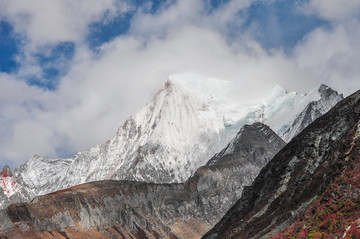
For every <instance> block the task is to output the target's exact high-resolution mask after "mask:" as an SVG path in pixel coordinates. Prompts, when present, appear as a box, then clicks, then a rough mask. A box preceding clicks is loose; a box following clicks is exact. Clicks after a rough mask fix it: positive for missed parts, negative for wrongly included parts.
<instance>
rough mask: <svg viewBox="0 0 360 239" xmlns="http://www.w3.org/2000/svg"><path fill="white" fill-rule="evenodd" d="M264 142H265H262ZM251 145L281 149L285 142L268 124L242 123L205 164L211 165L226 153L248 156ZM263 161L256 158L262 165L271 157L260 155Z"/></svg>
mask: <svg viewBox="0 0 360 239" xmlns="http://www.w3.org/2000/svg"><path fill="white" fill-rule="evenodd" d="M264 142H265V143H264ZM253 145H263V147H264V148H267V151H269V152H275V151H276V150H275V149H281V148H282V147H283V146H284V145H285V142H284V141H283V140H282V139H281V138H280V137H279V136H278V135H277V134H276V133H275V132H274V131H273V130H272V129H270V127H269V126H267V125H265V124H263V123H260V122H256V123H253V124H252V125H244V126H243V127H242V128H241V129H240V131H239V132H238V134H237V135H236V136H235V138H234V139H232V140H231V141H230V143H229V144H228V145H227V146H226V147H225V148H224V149H223V150H222V151H221V152H220V153H217V154H215V155H214V157H212V158H211V159H210V160H209V161H208V163H207V164H206V165H213V164H215V163H216V162H218V161H219V160H220V159H222V158H225V156H227V155H231V154H238V155H240V156H241V157H243V158H247V157H248V153H249V150H250V149H251V148H252V147H253ZM262 159H263V161H261V160H258V161H259V162H252V161H251V160H249V161H250V162H252V163H258V164H259V165H261V166H264V165H265V164H266V163H267V162H268V161H269V160H270V159H271V158H266V157H262Z"/></svg>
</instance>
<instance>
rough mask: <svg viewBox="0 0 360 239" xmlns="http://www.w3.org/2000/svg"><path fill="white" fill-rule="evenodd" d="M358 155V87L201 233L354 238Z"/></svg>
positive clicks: (358, 210)
mask: <svg viewBox="0 0 360 239" xmlns="http://www.w3.org/2000/svg"><path fill="white" fill-rule="evenodd" d="M359 156H360V91H358V92H356V93H354V94H353V95H351V96H349V97H348V98H346V99H345V100H343V101H341V102H340V103H338V104H337V105H336V106H335V107H334V108H333V109H331V110H330V111H329V112H328V113H327V114H325V115H323V116H322V117H320V118H318V119H317V120H315V121H314V122H313V123H312V124H311V125H309V126H308V127H307V128H305V129H304V130H303V131H302V133H300V134H299V135H298V136H297V137H295V138H294V139H293V140H292V141H291V142H290V143H289V144H287V145H286V146H285V147H284V148H283V149H282V150H281V151H280V152H279V153H278V154H277V155H276V156H275V157H274V158H273V159H272V160H271V161H270V162H269V163H268V164H267V165H266V166H265V167H264V168H263V169H262V170H261V172H260V174H259V176H258V177H257V178H256V179H255V181H254V182H253V184H252V185H251V186H250V187H246V188H245V189H244V191H243V195H242V197H241V199H240V200H239V201H238V202H237V203H236V204H235V205H234V206H233V207H232V208H231V209H230V210H229V211H228V212H227V214H226V215H225V216H224V217H223V219H222V220H221V221H220V222H219V223H218V224H217V225H216V226H215V227H214V228H213V229H212V230H211V231H210V232H208V233H207V235H206V236H204V238H261V237H263V238H268V237H271V236H273V237H274V238H292V237H294V236H295V237H301V238H306V237H310V238H315V237H316V236H320V237H321V236H324V238H340V237H343V236H344V235H345V237H346V234H345V233H347V235H348V236H349V233H350V234H351V233H355V234H352V235H353V236H355V238H357V237H356V236H357V235H358V234H356V233H357V232H356V230H355V228H358V227H359V226H360V223H359V220H358V219H359V218H360V208H359V207H358V205H359V195H360V194H359V193H360V185H359V172H360V171H359V167H360V166H359V165H360V161H359V160H360V157H359ZM286 228H287V229H286ZM283 230H285V232H283V233H282V231H283ZM320 237H319V238H320Z"/></svg>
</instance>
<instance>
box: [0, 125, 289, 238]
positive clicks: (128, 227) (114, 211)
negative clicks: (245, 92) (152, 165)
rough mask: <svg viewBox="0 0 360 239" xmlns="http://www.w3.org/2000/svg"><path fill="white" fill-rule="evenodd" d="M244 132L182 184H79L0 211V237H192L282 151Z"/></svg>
mask: <svg viewBox="0 0 360 239" xmlns="http://www.w3.org/2000/svg"><path fill="white" fill-rule="evenodd" d="M284 144H285V143H284V141H283V140H282V139H281V138H280V137H279V136H277V135H276V134H275V133H274V132H273V131H272V130H271V129H270V128H269V127H268V126H266V125H263V124H261V123H256V124H254V125H246V126H244V127H243V128H242V130H241V131H240V132H239V133H238V135H237V136H236V137H235V139H234V140H233V141H232V142H231V143H230V144H229V145H228V146H227V152H226V153H223V154H222V155H221V156H220V154H218V155H217V160H216V162H214V160H213V161H212V162H211V163H210V162H209V163H208V165H207V166H203V167H201V168H199V169H198V170H197V171H196V173H195V174H194V175H193V176H192V177H191V178H190V179H189V180H188V181H187V182H185V183H181V184H179V183H175V184H154V183H142V182H134V181H99V182H92V183H87V184H83V185H79V186H75V187H71V188H69V189H65V190H61V191H58V192H54V193H50V194H47V195H44V196H38V197H35V198H34V199H33V200H32V201H31V203H21V204H13V205H10V206H9V207H8V208H7V209H6V210H3V211H0V238H16V237H20V238H64V237H65V238H85V237H86V238H200V237H201V236H202V235H203V234H204V233H205V232H206V231H207V230H209V228H211V226H213V225H214V224H215V223H216V222H217V221H218V220H219V219H220V218H221V217H222V216H223V215H224V213H225V212H226V211H227V210H228V209H229V208H230V206H231V205H232V204H233V203H234V202H235V201H236V200H237V199H238V198H239V197H240V195H241V192H242V189H243V187H244V186H246V185H249V184H250V183H251V182H252V180H253V179H254V178H255V177H256V175H257V174H258V172H259V171H260V169H261V168H262V167H263V166H264V165H265V164H266V163H267V162H268V161H269V160H270V159H271V158H272V157H273V156H274V155H275V154H276V153H277V152H278V151H279V150H280V148H281V147H282V146H284Z"/></svg>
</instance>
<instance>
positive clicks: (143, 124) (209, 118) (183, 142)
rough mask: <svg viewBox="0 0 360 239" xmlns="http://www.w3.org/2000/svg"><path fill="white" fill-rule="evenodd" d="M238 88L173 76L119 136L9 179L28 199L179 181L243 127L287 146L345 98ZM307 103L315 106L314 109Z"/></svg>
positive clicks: (29, 165) (33, 163)
mask: <svg viewBox="0 0 360 239" xmlns="http://www.w3.org/2000/svg"><path fill="white" fill-rule="evenodd" d="M233 87H234V85H233V84H232V83H231V82H229V81H222V80H218V79H213V78H209V77H204V76H198V75H194V74H178V75H171V76H169V78H168V80H167V81H166V83H165V84H164V85H163V86H162V88H161V89H160V90H159V91H158V92H157V94H156V95H155V96H154V97H153V99H152V100H151V101H149V102H148V103H147V104H146V105H145V106H144V107H143V108H142V109H141V110H140V111H138V113H136V114H135V115H133V116H131V117H130V118H129V119H128V120H126V121H125V123H124V124H123V126H121V127H120V128H119V129H118V131H117V133H116V135H115V137H114V138H112V139H110V140H108V141H107V142H105V143H104V144H99V145H96V146H94V147H92V148H90V149H89V150H85V151H82V152H79V153H77V154H75V155H74V156H73V157H72V158H69V159H51V158H49V157H43V156H37V155H36V156H34V157H33V158H31V159H30V160H29V161H27V162H26V163H25V164H23V165H22V166H21V167H20V168H19V169H15V170H14V172H13V175H12V177H13V178H14V180H15V181H16V182H17V183H18V184H20V185H21V187H19V188H22V190H24V189H25V191H26V192H27V195H28V196H27V197H24V198H26V199H27V200H28V198H31V197H34V196H36V195H42V194H46V193H49V192H53V191H56V190H60V189H64V188H67V187H70V186H74V185H78V184H82V183H85V182H91V181H98V180H106V179H116V180H123V179H126V180H133V181H146V182H154V183H180V182H184V181H186V180H187V179H188V178H189V177H190V176H191V175H192V174H193V173H194V172H195V170H196V169H197V168H199V167H201V166H203V165H205V164H206V162H207V161H208V160H209V159H210V158H212V157H213V156H214V155H215V154H216V153H218V152H220V151H221V150H222V149H223V148H224V147H225V146H226V145H227V144H228V143H229V141H230V140H231V139H232V138H234V137H235V136H236V134H237V133H238V131H239V129H240V128H241V127H242V126H244V125H245V124H252V123H254V122H261V123H264V124H267V125H269V126H270V128H271V129H273V130H274V131H275V132H276V133H277V134H278V135H279V136H281V137H282V138H283V139H284V140H285V141H287V142H288V141H290V140H291V138H292V137H293V136H295V135H296V134H298V133H299V132H300V130H302V127H303V126H305V125H306V124H307V123H309V122H310V121H312V120H314V118H316V117H315V116H319V114H320V115H321V114H323V113H325V112H326V111H327V110H328V109H330V108H331V107H332V106H334V105H335V104H336V103H337V102H338V101H340V100H341V99H342V98H343V97H342V95H339V94H338V93H337V92H336V91H333V90H332V89H331V88H329V87H327V86H324V85H320V86H318V87H316V88H314V89H313V90H311V91H310V92H309V93H308V94H298V93H296V92H287V91H286V90H284V89H283V88H281V87H280V86H275V87H274V89H273V90H272V92H271V94H270V95H268V96H265V97H263V98H261V99H258V100H256V101H255V102H253V103H252V104H249V103H248V102H247V103H246V104H245V103H244V102H241V101H239V100H236V99H234V98H231V97H230V95H231V94H230V92H231V90H233ZM324 92H326V94H325V93H324ZM329 94H330V96H329ZM316 102H318V103H316ZM310 104H312V105H315V107H311V109H310V110H309V109H308V108H309V105H310ZM314 112H316V114H315V113H314ZM308 114H312V116H311V117H309V116H308ZM313 116H314V117H313ZM299 117H301V119H300V118H299ZM304 119H306V120H304ZM298 122H302V123H300V125H301V126H299V123H298ZM310 123H311V122H310ZM3 179H4V178H2V177H1V175H0V181H1V180H3ZM6 180H9V179H6ZM1 185H2V184H0V187H1ZM2 191H5V190H2ZM0 194H1V192H0ZM0 196H1V195H0ZM0 199H1V198H0ZM3 201H4V202H5V201H6V200H5V199H3ZM5 204H6V203H3V205H5ZM0 208H1V201H0Z"/></svg>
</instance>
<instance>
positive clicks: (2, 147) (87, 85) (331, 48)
mask: <svg viewBox="0 0 360 239" xmlns="http://www.w3.org/2000/svg"><path fill="white" fill-rule="evenodd" d="M31 2H32V3H31V4H30V3H29V2H28V1H21V0H0V4H1V5H2V6H4V7H3V8H2V9H1V10H0V14H1V18H2V19H5V20H6V21H8V22H10V23H11V24H12V25H13V26H14V34H16V35H17V36H19V37H21V38H22V45H21V52H19V53H18V54H17V56H16V57H17V60H18V62H19V65H20V66H19V69H18V70H17V71H16V72H12V73H0V125H1V127H0V166H1V165H4V164H10V165H11V166H19V165H20V164H21V163H23V162H25V161H26V160H28V159H29V158H30V157H31V156H32V155H33V154H40V155H48V156H51V157H64V156H71V155H72V154H73V153H75V152H77V151H80V150H84V149H87V148H89V147H91V146H92V145H95V144H99V143H103V142H104V141H105V140H107V139H109V138H110V137H112V136H113V135H114V134H115V132H116V129H117V128H118V127H119V126H120V125H122V123H123V122H124V120H126V119H127V118H128V117H129V116H130V115H131V114H134V113H135V112H137V111H138V110H139V109H140V108H141V107H142V106H143V105H144V104H145V103H146V102H147V101H148V100H150V99H151V97H152V96H153V94H154V93H155V92H156V91H157V89H159V88H160V87H161V85H162V84H163V83H164V82H165V81H166V79H167V77H168V75H170V74H176V73H183V72H190V73H195V74H200V75H206V76H210V77H214V78H219V79H224V80H231V81H233V82H236V84H237V85H238V86H239V87H238V89H236V91H234V95H235V96H236V97H238V98H239V100H243V101H249V100H252V99H255V98H257V97H261V96H262V95H264V94H265V92H267V91H268V90H270V89H271V88H272V87H273V86H274V85H275V84H278V85H281V86H282V87H284V88H286V89H288V90H296V91H299V92H306V91H307V90H309V89H311V88H312V87H314V86H315V85H317V84H319V83H325V84H328V85H330V86H331V87H333V88H335V89H337V90H339V91H340V92H342V93H345V94H346V95H347V94H350V93H352V92H353V91H354V90H356V89H359V88H360V83H359V82H360V81H359V80H358V76H359V74H360V69H359V65H360V64H359V63H360V56H359V54H356V53H357V52H359V50H360V41H359V40H358V39H360V37H359V35H360V27H359V24H360V23H359V18H358V13H359V10H356V9H357V8H358V7H359V4H357V1H350V0H347V1H346V4H342V5H341V6H340V5H339V3H338V1H331V4H326V2H327V1H325V0H324V1H320V0H313V1H309V3H308V4H307V5H299V6H298V8H299V10H301V11H303V12H304V14H308V15H314V14H315V15H316V16H318V17H319V18H321V19H324V20H326V21H328V22H329V27H317V28H316V29H314V30H312V31H311V32H308V33H307V34H306V35H304V36H303V38H302V39H300V40H299V41H298V43H297V44H296V45H295V47H294V48H293V49H292V51H291V53H285V52H284V50H283V48H282V47H279V48H272V49H265V48H264V47H263V45H262V44H261V42H257V41H256V40H254V37H253V35H252V32H251V30H246V29H245V30H244V29H243V28H242V26H243V23H244V22H245V20H246V17H248V16H247V14H246V12H247V11H248V9H249V8H250V7H254V6H256V4H259V1H250V0H233V1H228V2H225V3H222V4H220V5H219V6H216V7H214V6H211V4H210V1H200V0H196V1H194V0H191V1H190V0H183V1H164V2H163V3H162V4H161V5H159V6H158V7H156V8H155V9H153V6H154V3H152V2H150V1H149V2H146V3H145V4H143V5H141V6H134V5H132V4H131V2H130V1H115V0H103V1H95V0H94V1H91V3H89V1H88V0H87V1H85V0H84V1H76V3H75V2H74V1H70V0H69V1H60V0H59V1H51V2H49V1H45V0H37V1H31ZM337 5H339V6H337ZM240 13H242V14H240ZM127 14H128V15H129V14H130V15H131V18H130V19H127V20H128V21H129V27H128V29H127V31H126V33H124V34H120V35H117V36H114V37H113V38H112V39H111V40H110V41H106V42H103V43H102V44H101V45H100V46H99V47H97V48H96V49H93V48H91V47H90V46H89V43H88V40H89V39H88V36H89V33H90V31H92V29H91V28H90V27H89V26H90V25H91V24H92V23H94V22H101V23H102V24H107V23H108V22H111V21H113V20H114V19H118V18H120V19H122V17H123V16H128V15H127ZM115 27H116V26H115ZM266 30H267V31H266V32H271V30H272V29H266ZM273 30H274V31H276V30H278V29H273ZM64 42H71V43H72V44H73V45H74V52H73V55H72V57H70V58H66V57H65V58H59V59H56V60H54V61H52V62H50V63H48V64H53V65H61V64H64V65H66V67H61V68H59V69H60V71H62V74H60V76H59V77H58V78H57V79H50V80H56V81H57V82H58V83H57V85H56V88H55V89H51V90H49V89H47V88H46V87H45V88H44V87H43V85H41V84H29V81H28V78H29V76H36V77H38V78H39V79H42V80H44V81H46V80H49V79H46V77H44V74H43V68H44V63H42V62H39V61H38V58H37V54H39V53H41V54H42V55H46V54H47V55H51V54H52V50H53V49H54V47H56V46H57V45H59V44H61V43H64ZM248 92H251V94H249V93H248Z"/></svg>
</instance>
